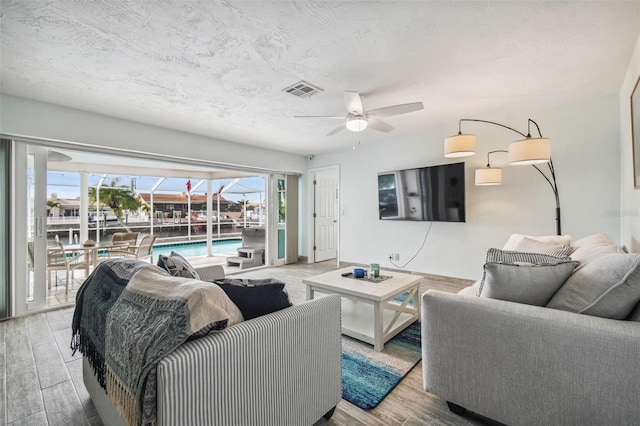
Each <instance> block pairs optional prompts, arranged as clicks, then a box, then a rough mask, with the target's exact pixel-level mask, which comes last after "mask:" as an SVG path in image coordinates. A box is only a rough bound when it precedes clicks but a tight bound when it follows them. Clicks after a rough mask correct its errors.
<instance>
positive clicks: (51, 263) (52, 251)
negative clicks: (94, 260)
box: [47, 241, 89, 294]
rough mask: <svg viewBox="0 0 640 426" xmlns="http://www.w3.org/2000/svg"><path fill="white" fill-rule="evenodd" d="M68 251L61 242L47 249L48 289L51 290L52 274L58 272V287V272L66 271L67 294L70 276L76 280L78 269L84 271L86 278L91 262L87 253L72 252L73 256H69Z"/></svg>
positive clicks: (66, 292)
mask: <svg viewBox="0 0 640 426" xmlns="http://www.w3.org/2000/svg"><path fill="white" fill-rule="evenodd" d="M67 253H68V252H67V250H65V248H64V245H63V244H62V243H61V242H59V241H58V242H56V243H54V244H53V245H52V246H50V247H48V249H47V273H48V277H49V280H48V287H47V288H49V289H51V276H52V272H54V271H56V286H57V285H58V278H57V271H66V281H65V294H68V293H69V275H71V279H74V271H75V270H76V269H84V271H85V276H86V275H88V274H89V261H88V258H87V256H86V252H83V251H80V252H76V251H70V252H69V253H70V254H71V256H67Z"/></svg>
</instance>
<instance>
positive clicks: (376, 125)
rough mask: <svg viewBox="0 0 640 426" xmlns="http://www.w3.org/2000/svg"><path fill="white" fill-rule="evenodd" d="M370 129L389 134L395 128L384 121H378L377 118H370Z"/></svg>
mask: <svg viewBox="0 0 640 426" xmlns="http://www.w3.org/2000/svg"><path fill="white" fill-rule="evenodd" d="M367 124H368V127H371V128H372V129H374V130H378V131H380V132H385V133H389V132H390V131H392V130H393V126H392V125H391V124H387V123H385V122H384V121H382V120H378V119H377V118H373V117H370V118H369V119H367Z"/></svg>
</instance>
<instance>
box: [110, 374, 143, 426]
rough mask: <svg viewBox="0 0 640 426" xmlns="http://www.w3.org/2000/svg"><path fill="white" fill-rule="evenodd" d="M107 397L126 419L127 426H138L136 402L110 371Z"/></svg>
mask: <svg viewBox="0 0 640 426" xmlns="http://www.w3.org/2000/svg"><path fill="white" fill-rule="evenodd" d="M107 395H109V399H110V400H111V402H113V405H115V407H116V408H117V410H118V412H119V413H120V414H121V415H122V417H124V419H125V421H126V422H127V425H129V426H136V425H137V419H138V412H137V410H136V400H135V398H134V397H133V396H132V395H131V394H130V393H129V392H128V391H127V390H126V389H125V388H124V386H123V385H122V384H121V383H120V381H119V380H118V378H117V377H116V376H115V375H114V374H113V373H112V372H111V370H109V369H107Z"/></svg>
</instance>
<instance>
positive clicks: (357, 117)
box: [294, 91, 424, 136]
mask: <svg viewBox="0 0 640 426" xmlns="http://www.w3.org/2000/svg"><path fill="white" fill-rule="evenodd" d="M344 104H345V106H346V107H347V115H346V116H326V115H316V116H314V115H296V116H294V117H295V118H329V119H339V120H344V123H342V124H341V125H340V126H338V127H336V128H335V129H333V130H332V131H330V132H329V133H328V134H327V136H331V135H335V134H336V133H338V132H340V131H341V130H344V129H345V128H346V129H348V130H351V131H352V132H361V131H362V130H364V129H366V128H367V127H370V128H372V129H374V130H378V131H380V132H385V133H386V132H390V131H392V130H393V126H391V125H390V124H388V123H386V122H384V121H382V120H379V119H378V117H391V116H393V115H400V114H406V113H408V112H413V111H419V110H421V109H423V108H424V106H423V105H422V102H413V103H409V104H400V105H392V106H387V107H382V108H376V109H372V110H371V111H365V110H364V108H363V106H362V99H361V98H360V94H359V93H358V92H349V91H347V92H344Z"/></svg>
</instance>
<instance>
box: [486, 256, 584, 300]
mask: <svg viewBox="0 0 640 426" xmlns="http://www.w3.org/2000/svg"><path fill="white" fill-rule="evenodd" d="M578 265H579V262H575V261H562V262H559V263H556V264H537V265H536V264H508V263H496V262H487V263H486V264H485V265H484V270H485V277H484V285H483V286H482V289H481V290H480V297H487V298H490V299H500V300H507V301H509V302H516V303H524V304H527V305H535V306H544V305H546V304H547V302H549V300H550V299H551V298H552V297H553V295H554V294H555V292H556V291H558V289H559V288H560V287H561V286H562V284H564V282H565V281H566V280H567V278H568V277H569V275H571V273H572V272H573V270H574V269H575V268H576V267H577V266H578Z"/></svg>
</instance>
